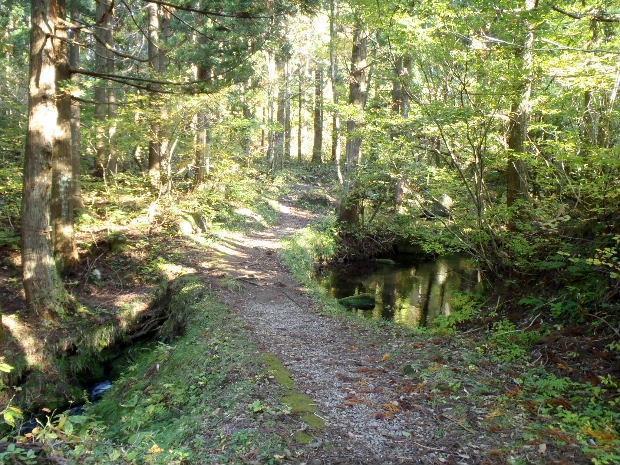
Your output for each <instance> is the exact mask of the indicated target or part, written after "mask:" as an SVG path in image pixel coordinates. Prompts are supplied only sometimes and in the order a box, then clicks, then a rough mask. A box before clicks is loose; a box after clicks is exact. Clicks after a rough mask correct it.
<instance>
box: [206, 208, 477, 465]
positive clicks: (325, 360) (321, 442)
mask: <svg viewBox="0 0 620 465" xmlns="http://www.w3.org/2000/svg"><path fill="white" fill-rule="evenodd" d="M279 208H280V210H281V221H280V224H279V225H278V226H276V227H274V228H272V229H269V230H267V231H263V232H256V233H252V234H248V235H241V234H236V235H234V236H232V237H231V236H227V237H222V241H221V243H220V244H219V245H218V246H217V247H215V249H216V250H215V251H214V254H215V257H214V258H215V262H214V264H213V267H212V269H213V270H217V271H219V272H220V274H219V276H218V275H216V276H218V277H219V278H220V281H219V282H220V285H218V286H216V290H217V292H218V294H219V297H220V298H221V299H222V300H223V301H224V302H226V303H227V304H229V305H230V306H231V307H232V308H233V309H235V311H236V312H238V313H239V314H240V315H241V316H242V317H243V319H244V320H245V321H246V322H247V327H248V329H249V330H250V333H251V334H252V335H253V337H254V338H255V340H256V342H257V343H258V345H259V347H260V348H261V350H264V351H265V352H270V353H274V354H276V355H277V356H278V357H279V358H280V359H281V360H282V362H283V363H284V364H285V365H286V367H287V368H288V369H289V370H290V371H291V372H292V374H293V377H294V379H295V382H296V383H297V386H298V388H299V389H300V390H302V391H304V392H305V393H307V394H308V395H309V396H310V397H311V398H312V399H314V400H315V402H316V404H317V408H318V414H319V415H320V416H321V417H322V418H324V419H325V421H326V428H325V430H324V433H323V434H322V435H320V436H319V437H318V438H316V441H314V442H313V443H311V444H310V445H309V446H307V448H306V452H305V456H304V460H305V461H306V463H308V464H309V465H314V464H323V463H324V464H328V463H329V464H336V463H340V464H357V463H364V464H366V463H373V464H379V463H382V464H397V463H398V464H417V463H420V464H436V463H448V464H472V463H481V462H479V461H478V460H475V459H474V458H473V457H474V456H475V452H476V450H475V448H476V447H478V446H475V445H472V439H474V438H471V437H468V438H467V441H465V438H463V437H462V438H460V439H459V438H457V437H455V436H456V435H458V436H463V433H467V432H465V431H462V430H461V429H459V427H458V425H455V424H454V422H451V421H449V420H447V419H445V418H444V419H441V418H440V417H438V416H437V415H436V414H435V412H434V411H433V410H432V408H431V407H429V406H428V402H427V401H426V400H425V398H424V395H423V394H422V393H421V392H420V391H419V390H417V389H416V387H415V386H414V385H412V383H411V382H410V381H408V380H407V379H406V378H405V377H404V376H403V375H402V371H401V369H400V366H399V365H397V364H395V363H393V361H392V360H391V357H390V356H388V355H386V354H388V353H390V352H391V351H392V350H394V351H398V349H399V346H400V345H401V344H402V341H400V340H398V339H397V338H394V337H393V336H390V335H389V332H385V333H384V332H382V331H380V330H374V329H368V328H364V327H361V326H359V325H358V324H356V323H355V322H353V321H351V320H350V319H347V318H338V317H332V316H326V315H323V314H321V313H319V312H318V311H317V309H316V308H315V305H314V303H313V301H312V300H311V298H310V297H309V296H308V295H307V293H306V292H305V291H304V289H303V288H301V287H300V286H299V284H298V283H297V282H296V281H295V279H294V278H293V277H292V275H291V274H290V273H289V272H288V270H287V269H286V268H285V266H284V265H283V264H282V263H281V262H280V260H279V258H278V250H279V249H280V248H281V240H282V239H283V238H285V237H286V236H288V235H290V234H293V233H294V232H296V231H298V230H299V229H301V228H303V227H305V226H306V225H307V224H308V223H309V222H310V221H312V219H313V215H312V214H311V213H309V212H307V211H304V210H301V209H299V208H296V207H295V206H294V199H285V200H284V201H283V203H282V204H280V206H279ZM230 278H235V279H234V282H235V283H241V285H240V286H239V284H236V285H234V286H233V285H230V283H231V280H230ZM226 280H229V281H226ZM222 282H228V283H229V285H222V284H221V283H222ZM438 432H440V433H441V434H440V436H441V437H438ZM474 442H475V441H474Z"/></svg>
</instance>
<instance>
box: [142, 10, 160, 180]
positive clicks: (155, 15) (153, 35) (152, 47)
mask: <svg viewBox="0 0 620 465" xmlns="http://www.w3.org/2000/svg"><path fill="white" fill-rule="evenodd" d="M146 10H147V14H148V29H147V31H148V47H147V48H148V57H149V66H150V67H151V69H152V70H153V71H155V72H157V71H159V8H158V6H157V4H156V3H152V2H151V3H148V4H147V6H146ZM156 100H157V96H156V95H151V108H152V115H151V136H150V141H149V160H148V172H149V178H150V181H151V186H153V188H157V189H158V188H159V187H160V185H161V157H162V154H161V140H160V132H161V131H160V128H161V125H160V122H159V115H158V113H159V110H158V109H159V105H158V103H157V102H156Z"/></svg>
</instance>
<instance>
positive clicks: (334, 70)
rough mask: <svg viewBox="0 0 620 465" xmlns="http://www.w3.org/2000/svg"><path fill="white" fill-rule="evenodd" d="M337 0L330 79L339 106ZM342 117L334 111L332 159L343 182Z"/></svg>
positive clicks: (331, 22)
mask: <svg viewBox="0 0 620 465" xmlns="http://www.w3.org/2000/svg"><path fill="white" fill-rule="evenodd" d="M337 14H338V13H337V5H336V0H330V1H329V80H330V83H331V88H332V99H333V102H334V106H336V107H337V106H338V101H339V99H338V97H339V96H338V57H337V55H336V40H337V32H336V20H337ZM339 137H340V117H339V115H338V111H337V110H336V111H334V112H333V113H332V146H331V159H332V161H333V162H334V163H335V164H336V171H337V173H338V179H339V180H340V182H341V183H342V171H341V166H340V165H341V163H340V159H341V153H340V143H339V142H340V141H339Z"/></svg>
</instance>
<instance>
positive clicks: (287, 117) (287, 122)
mask: <svg viewBox="0 0 620 465" xmlns="http://www.w3.org/2000/svg"><path fill="white" fill-rule="evenodd" d="M289 66H290V62H289V60H286V68H285V78H284V81H285V88H286V97H285V103H284V159H286V160H289V159H290V158H291V82H290V80H291V76H290V68H289Z"/></svg>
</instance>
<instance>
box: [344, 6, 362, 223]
mask: <svg viewBox="0 0 620 465" xmlns="http://www.w3.org/2000/svg"><path fill="white" fill-rule="evenodd" d="M367 57H368V36H367V33H366V31H365V30H364V28H363V24H362V22H361V20H360V19H359V18H358V19H356V21H355V26H354V29H353V50H352V52H351V76H350V79H349V105H351V106H354V107H357V110H358V112H359V114H361V113H362V112H363V109H364V107H365V106H366V100H367V98H368V81H369V70H368V64H367V61H366V60H367ZM356 117H358V116H352V117H349V119H348V120H347V144H346V152H345V156H346V161H345V172H344V184H343V189H342V197H341V200H340V208H339V212H338V219H339V220H340V222H342V223H343V224H345V225H347V226H354V225H356V224H358V222H359V219H360V202H359V199H358V198H357V194H356V192H355V190H356V186H355V184H356V179H355V178H356V176H357V167H358V165H359V163H360V160H361V154H362V150H361V149H362V138H361V136H360V135H359V134H357V131H358V129H359V122H358V121H357V120H356V119H355V118H356Z"/></svg>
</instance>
